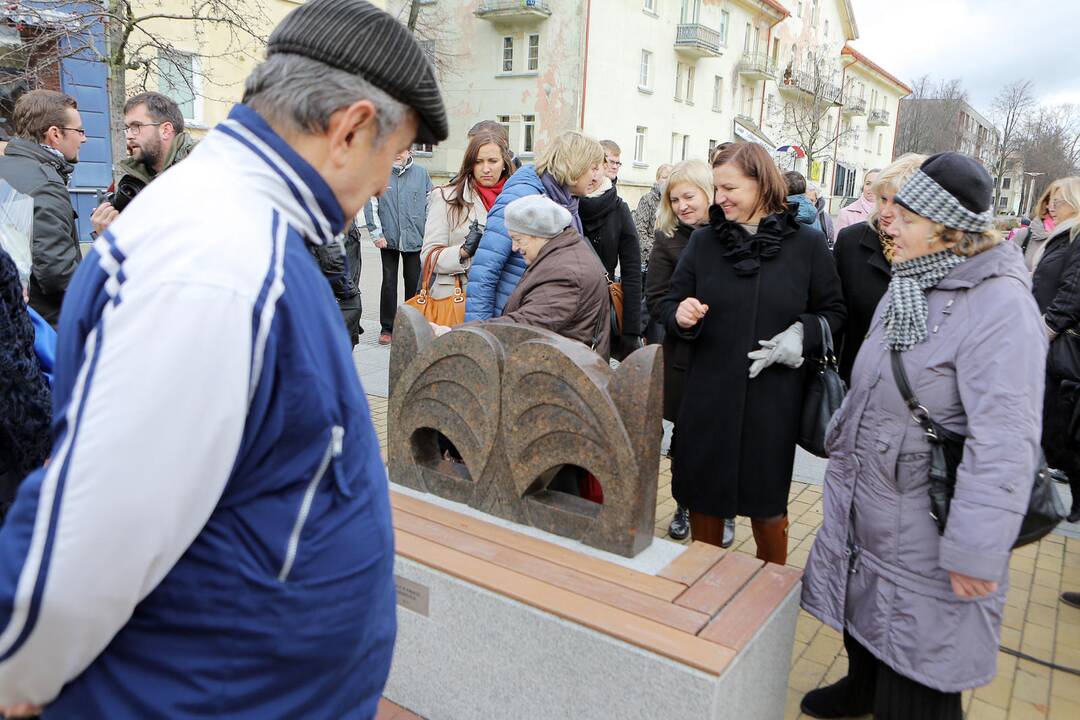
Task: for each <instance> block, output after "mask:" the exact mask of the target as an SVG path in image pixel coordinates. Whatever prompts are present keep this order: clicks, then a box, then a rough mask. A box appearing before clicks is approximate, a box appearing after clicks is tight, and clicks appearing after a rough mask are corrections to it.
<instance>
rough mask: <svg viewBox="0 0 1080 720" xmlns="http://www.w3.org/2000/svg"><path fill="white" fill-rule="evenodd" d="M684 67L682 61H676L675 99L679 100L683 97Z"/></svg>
mask: <svg viewBox="0 0 1080 720" xmlns="http://www.w3.org/2000/svg"><path fill="white" fill-rule="evenodd" d="M683 67H685V66H684V65H683V64H682V63H675V99H676V100H678V101H679V102H682V99H683Z"/></svg>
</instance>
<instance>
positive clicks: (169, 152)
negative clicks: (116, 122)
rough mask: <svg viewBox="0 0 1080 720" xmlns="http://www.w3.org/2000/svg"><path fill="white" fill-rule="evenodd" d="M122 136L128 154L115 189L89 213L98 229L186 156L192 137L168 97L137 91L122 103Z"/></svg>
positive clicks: (106, 224)
mask: <svg viewBox="0 0 1080 720" xmlns="http://www.w3.org/2000/svg"><path fill="white" fill-rule="evenodd" d="M124 139H125V140H126V141H127V150H128V156H127V157H126V158H124V160H123V161H122V162H121V163H120V169H121V172H122V173H123V174H122V175H121V176H120V179H119V180H118V181H117V182H116V186H115V188H116V189H115V191H114V192H111V193H109V194H108V195H106V196H105V198H104V199H105V202H103V203H101V204H100V205H98V207H97V209H95V210H94V214H93V215H91V216H90V222H91V223H93V226H94V231H95V232H98V233H100V232H102V231H103V230H104V229H105V228H107V227H109V224H110V223H112V221H113V220H115V219H116V216H117V215H119V214H120V213H121V212H123V210H124V208H125V207H127V204H128V203H129V202H131V201H132V200H133V199H134V198H135V196H136V195H137V194H138V193H139V191H140V190H142V189H143V188H144V187H146V186H147V185H149V184H150V183H151V182H152V181H153V180H154V178H156V177H157V176H158V175H160V174H161V173H163V172H165V171H166V170H168V169H169V168H170V167H172V166H173V165H175V164H176V163H178V162H180V161H181V160H183V159H184V158H186V157H187V156H188V154H189V153H190V152H191V150H192V148H194V147H195V140H194V138H192V137H191V136H190V135H188V134H187V133H186V132H184V115H183V113H181V112H180V107H179V106H178V105H177V104H176V103H175V102H173V101H172V99H170V98H168V97H166V96H165V95H162V94H161V93H156V92H144V93H139V94H138V95H136V96H135V97H133V98H131V99H130V100H128V101H127V102H126V103H124Z"/></svg>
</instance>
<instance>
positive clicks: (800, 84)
mask: <svg viewBox="0 0 1080 720" xmlns="http://www.w3.org/2000/svg"><path fill="white" fill-rule="evenodd" d="M778 87H779V90H780V94H781V95H786V96H788V97H791V98H795V99H800V100H811V101H812V102H817V101H820V102H824V103H829V104H831V105H840V87H839V86H837V85H833V84H832V83H827V82H825V81H824V79H823V78H822V77H821V76H819V75H818V74H817V73H813V72H806V71H803V70H794V71H792V70H785V71H784V77H783V78H782V79H781V80H780V81H779V82H778Z"/></svg>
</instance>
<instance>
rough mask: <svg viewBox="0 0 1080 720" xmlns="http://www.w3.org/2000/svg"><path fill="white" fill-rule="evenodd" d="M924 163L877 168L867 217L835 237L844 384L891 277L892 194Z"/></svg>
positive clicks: (912, 158)
mask: <svg viewBox="0 0 1080 720" xmlns="http://www.w3.org/2000/svg"><path fill="white" fill-rule="evenodd" d="M924 160H926V156H925V155H916V154H915V153H908V154H907V155H903V156H901V157H899V158H897V159H896V160H895V161H893V163H892V165H889V166H888V167H886V168H885V169H884V170H882V171H881V172H880V173H879V174H878V176H877V179H876V180H875V181H874V184H873V185H872V186H871V188H870V192H871V193H872V194H873V195H874V197H875V198H876V201H875V205H874V209H873V211H871V213H870V217H869V219H868V220H867V221H864V222H859V223H855V224H854V225H849V226H848V227H846V228H844V229H843V230H841V231H840V234H839V235H838V236H837V238H836V246H835V247H834V248H833V258H834V259H835V260H836V272H837V273H838V274H839V275H840V284H841V285H842V286H843V289H844V303H845V304H846V305H847V324H846V325H845V326H844V333H843V338H842V339H841V343H840V376H841V377H842V378H844V382H847V383H850V382H851V367H852V365H854V364H855V356H856V355H858V354H859V348H860V347H861V346H862V341H863V338H864V337H866V331H867V330H869V329H870V321H871V320H873V319H874V310H876V309H877V306H878V301H879V300H881V296H882V295H884V294H885V289H886V288H887V287H889V280H891V279H892V245H893V243H892V238H890V237H889V235H888V229H889V226H890V225H891V224H892V221H893V219H894V218H895V217H896V212H897V210H896V207H897V206H896V203H895V202H893V196H895V195H896V191H897V190H899V189H900V188H901V187H903V186H904V183H905V182H907V180H908V178H910V177H911V176H912V175H914V174H915V171H916V170H918V169H919V166H920V165H922V163H923V161H924Z"/></svg>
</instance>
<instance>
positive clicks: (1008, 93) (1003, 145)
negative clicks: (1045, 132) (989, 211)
mask: <svg viewBox="0 0 1080 720" xmlns="http://www.w3.org/2000/svg"><path fill="white" fill-rule="evenodd" d="M1032 86H1033V83H1032V82H1031V81H1030V80H1017V81H1015V82H1012V83H1010V84H1008V85H1006V86H1005V87H1004V88H1002V89H1001V92H999V93H998V95H997V97H996V98H994V105H993V111H992V117H993V119H994V121H995V122H996V123H997V125H998V129H999V130H1000V134H999V135H998V143H997V147H996V148H994V162H993V164H992V166H991V169H992V170H993V172H994V207H995V208H996V207H997V206H998V198H999V197H1000V195H1001V179H1002V178H1003V177H1004V176H1005V173H1006V171H1007V170H1008V169H1009V167H1010V166H1011V165H1013V164H1014V163H1015V162H1016V160H1017V156H1018V155H1019V152H1020V148H1021V145H1022V143H1023V142H1024V136H1023V132H1022V131H1023V125H1024V121H1025V120H1026V119H1027V117H1028V115H1029V114H1030V113H1031V110H1032V109H1033V108H1034V107H1035V97H1034V95H1032Z"/></svg>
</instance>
